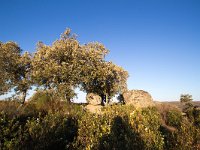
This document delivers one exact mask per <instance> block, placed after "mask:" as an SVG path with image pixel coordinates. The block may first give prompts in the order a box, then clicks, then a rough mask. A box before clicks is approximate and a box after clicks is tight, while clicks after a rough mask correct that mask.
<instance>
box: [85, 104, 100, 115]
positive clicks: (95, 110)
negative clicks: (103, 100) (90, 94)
mask: <svg viewBox="0 0 200 150" xmlns="http://www.w3.org/2000/svg"><path fill="white" fill-rule="evenodd" d="M85 108H86V109H87V110H88V111H89V112H91V113H96V114H101V113H102V111H101V109H102V108H103V106H101V105H90V104H89V105H86V106H85Z"/></svg>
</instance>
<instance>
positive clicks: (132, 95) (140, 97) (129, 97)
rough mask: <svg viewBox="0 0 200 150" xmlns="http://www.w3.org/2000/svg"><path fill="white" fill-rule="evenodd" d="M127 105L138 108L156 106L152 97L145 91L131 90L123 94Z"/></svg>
mask: <svg viewBox="0 0 200 150" xmlns="http://www.w3.org/2000/svg"><path fill="white" fill-rule="evenodd" d="M123 98H124V101H125V104H126V105H133V106H135V107H136V108H141V107H148V106H154V105H155V104H154V102H153V99H152V97H151V95H150V94H149V93H148V92H146V91H143V90H130V91H127V92H125V93H123Z"/></svg>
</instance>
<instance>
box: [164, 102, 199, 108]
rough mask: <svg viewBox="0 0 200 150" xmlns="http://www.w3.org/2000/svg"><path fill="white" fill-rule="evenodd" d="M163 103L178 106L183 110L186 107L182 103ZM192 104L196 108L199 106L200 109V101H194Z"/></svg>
mask: <svg viewBox="0 0 200 150" xmlns="http://www.w3.org/2000/svg"><path fill="white" fill-rule="evenodd" d="M162 103H164V104H171V105H175V106H177V107H178V108H180V109H183V107H184V105H183V104H182V103H181V102H179V101H169V102H162ZM192 104H193V105H194V106H199V107H200V101H193V102H192Z"/></svg>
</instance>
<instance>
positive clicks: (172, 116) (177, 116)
mask: <svg viewBox="0 0 200 150" xmlns="http://www.w3.org/2000/svg"><path fill="white" fill-rule="evenodd" d="M182 120H183V116H182V112H180V111H178V110H170V111H168V112H167V114H166V123H167V125H169V126H173V127H176V128H179V127H180V126H181V122H182Z"/></svg>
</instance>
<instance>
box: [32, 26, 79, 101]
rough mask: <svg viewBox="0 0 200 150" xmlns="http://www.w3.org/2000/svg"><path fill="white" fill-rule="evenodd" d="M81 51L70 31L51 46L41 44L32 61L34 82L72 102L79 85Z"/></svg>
mask: <svg viewBox="0 0 200 150" xmlns="http://www.w3.org/2000/svg"><path fill="white" fill-rule="evenodd" d="M79 51H80V46H79V42H78V41H77V39H76V37H75V36H73V35H71V34H70V30H69V29H67V30H66V31H65V32H64V33H63V34H62V35H61V37H60V39H59V40H56V41H55V42H53V44H52V45H50V46H48V45H45V44H43V43H41V42H40V43H39V44H38V47H37V52H36V53H35V55H34V57H33V61H32V66H33V74H32V77H33V80H34V82H35V83H37V84H38V85H39V86H43V87H44V88H47V89H54V90H55V92H56V93H57V94H59V95H60V96H61V97H63V98H65V99H67V100H68V101H70V99H71V98H72V97H73V96H74V94H75V93H74V88H75V87H77V86H78V84H79V74H80V70H81V68H80V65H79V64H78V61H79V60H78V54H79Z"/></svg>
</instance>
